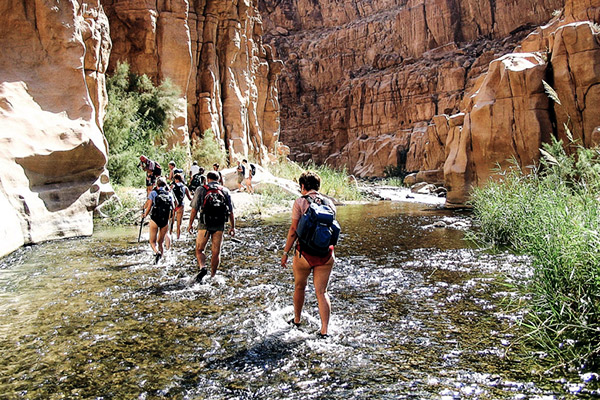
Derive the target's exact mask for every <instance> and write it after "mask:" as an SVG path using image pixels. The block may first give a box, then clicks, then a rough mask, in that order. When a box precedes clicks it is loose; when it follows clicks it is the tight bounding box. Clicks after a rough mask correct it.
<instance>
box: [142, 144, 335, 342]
mask: <svg viewBox="0 0 600 400" xmlns="http://www.w3.org/2000/svg"><path fill="white" fill-rule="evenodd" d="M140 166H141V167H142V168H143V169H144V171H146V188H147V192H148V198H147V200H146V203H145V205H144V209H143V212H142V223H143V220H144V218H145V217H146V216H148V215H150V223H149V229H150V239H149V240H150V246H151V247H152V250H153V252H154V254H155V255H154V258H155V263H158V261H159V260H160V258H161V257H162V256H163V253H164V248H163V243H164V244H165V246H166V247H167V249H168V248H169V246H170V236H169V233H170V230H171V228H170V226H171V227H172V225H173V222H171V223H169V222H170V221H176V222H177V238H178V239H179V237H180V225H181V220H182V217H183V210H184V199H185V197H187V198H188V200H189V201H190V205H191V212H190V219H189V225H188V227H187V231H188V232H189V233H192V230H193V228H194V226H193V225H194V222H195V220H196V217H199V218H198V224H197V234H196V251H195V254H196V260H197V263H198V267H199V269H200V270H199V272H198V274H197V275H196V276H195V278H194V280H195V281H196V282H197V283H202V279H203V278H204V277H205V276H206V275H207V274H208V268H207V256H206V253H205V251H206V247H207V245H208V242H209V240H211V247H210V248H211V259H210V276H211V277H214V276H215V274H216V272H217V268H218V266H219V264H220V255H221V245H222V243H223V236H224V232H225V229H226V224H227V221H229V229H228V232H229V234H230V235H231V236H235V217H234V212H233V210H234V208H233V203H232V200H231V193H230V191H229V189H227V188H226V187H225V186H224V185H223V176H222V174H221V172H220V171H219V165H218V164H214V165H213V170H212V171H209V172H208V173H207V174H206V177H204V175H203V174H204V169H203V168H202V167H199V166H198V165H197V163H196V162H194V163H193V165H192V167H191V168H190V177H191V179H190V183H189V184H188V185H187V186H186V184H185V180H184V174H183V170H181V169H177V168H176V166H175V163H174V162H170V163H169V169H170V171H169V174H168V176H167V177H165V176H162V169H161V168H160V165H159V164H158V163H156V162H154V161H152V160H149V159H148V158H147V157H145V156H141V157H140ZM236 173H237V178H238V179H237V180H238V190H239V191H242V190H247V191H248V192H250V193H253V192H254V189H253V188H252V184H251V181H252V176H254V174H255V173H256V171H255V167H254V165H253V164H250V166H248V163H247V160H243V161H242V162H241V163H240V162H239V161H238V163H237V168H236ZM167 179H168V180H169V181H170V184H169V183H168V182H167ZM195 180H196V181H197V182H196V183H197V186H196V183H194V182H195ZM298 183H299V185H300V187H299V190H300V193H301V196H300V197H299V198H298V199H296V201H295V202H294V205H293V208H292V216H291V220H292V222H291V225H290V228H289V230H288V233H287V238H286V242H285V245H284V249H283V254H282V256H281V266H282V267H284V268H285V267H287V263H288V259H289V257H290V256H292V257H293V260H292V270H293V273H294V296H293V304H294V316H293V318H292V319H291V320H289V321H288V323H289V324H290V325H292V326H294V327H299V326H300V325H301V324H302V322H301V315H302V308H303V306H304V298H305V290H306V285H307V282H308V277H309V276H310V274H311V272H312V274H313V281H314V286H315V292H316V297H317V302H318V308H319V315H320V318H321V329H320V330H319V331H318V332H317V336H318V337H320V338H325V337H328V325H329V316H330V313H331V305H330V299H329V295H328V293H327V286H328V284H329V277H330V275H331V270H332V268H333V264H334V261H335V255H334V246H335V244H336V243H337V239H338V237H339V233H340V227H339V224H338V223H337V221H336V220H335V214H336V207H335V205H334V204H333V202H332V201H331V200H330V199H329V198H327V197H325V196H323V195H321V194H320V193H319V192H318V190H319V188H320V185H321V178H320V177H319V175H318V174H316V173H315V172H312V171H306V172H304V173H302V174H301V175H300V177H299V179H298Z"/></svg>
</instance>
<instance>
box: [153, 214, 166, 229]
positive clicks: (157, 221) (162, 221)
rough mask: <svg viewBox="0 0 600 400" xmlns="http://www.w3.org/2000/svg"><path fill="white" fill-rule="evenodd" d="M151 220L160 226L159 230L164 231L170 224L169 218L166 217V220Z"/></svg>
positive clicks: (155, 218)
mask: <svg viewBox="0 0 600 400" xmlns="http://www.w3.org/2000/svg"><path fill="white" fill-rule="evenodd" d="M150 219H151V220H152V221H154V223H155V224H156V225H157V226H158V228H159V229H162V228H164V227H165V226H167V225H168V224H169V217H166V218H159V217H152V218H150Z"/></svg>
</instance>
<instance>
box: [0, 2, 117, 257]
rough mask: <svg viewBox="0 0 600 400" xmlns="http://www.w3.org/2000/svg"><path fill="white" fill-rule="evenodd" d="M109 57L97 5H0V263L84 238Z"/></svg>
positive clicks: (99, 167)
mask: <svg viewBox="0 0 600 400" xmlns="http://www.w3.org/2000/svg"><path fill="white" fill-rule="evenodd" d="M110 47H111V41H110V37H109V27H108V20H107V19H106V16H105V15H104V13H103V11H102V8H101V6H100V4H99V2H98V1H77V0H70V1H61V2H56V1H44V0H4V1H2V2H1V3H0V48H1V49H2V52H1V53H0V142H1V146H0V214H1V215H2V219H3V220H2V224H0V255H4V254H7V253H9V252H10V251H12V250H14V249H16V248H18V247H19V246H22V245H23V244H28V243H37V242H41V241H44V240H48V239H55V238H61V237H68V236H78V235H90V234H92V230H93V221H92V211H93V209H94V208H95V207H96V205H97V204H98V202H99V201H100V200H101V199H100V197H101V196H103V195H104V194H106V192H111V188H110V185H108V174H107V172H106V170H105V165H106V160H107V148H106V142H105V140H104V137H103V135H102V130H101V126H102V122H101V121H102V119H103V112H104V107H105V104H106V101H107V98H106V91H105V86H104V72H105V70H106V67H107V64H108V57H109V52H110Z"/></svg>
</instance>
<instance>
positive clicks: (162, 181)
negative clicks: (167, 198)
mask: <svg viewBox="0 0 600 400" xmlns="http://www.w3.org/2000/svg"><path fill="white" fill-rule="evenodd" d="M156 186H158V187H159V188H164V187H165V186H167V180H166V179H165V178H164V177H163V176H161V177H160V178H158V180H157V181H156Z"/></svg>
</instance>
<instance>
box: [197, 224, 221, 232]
mask: <svg viewBox="0 0 600 400" xmlns="http://www.w3.org/2000/svg"><path fill="white" fill-rule="evenodd" d="M198 230H199V231H208V232H209V233H214V232H216V231H224V230H225V224H223V225H219V226H206V224H204V223H203V222H202V221H200V222H198Z"/></svg>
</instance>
